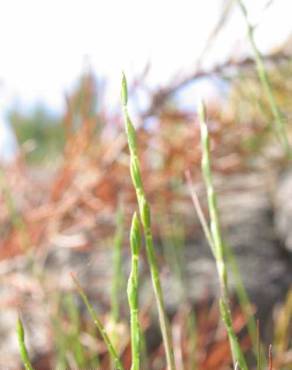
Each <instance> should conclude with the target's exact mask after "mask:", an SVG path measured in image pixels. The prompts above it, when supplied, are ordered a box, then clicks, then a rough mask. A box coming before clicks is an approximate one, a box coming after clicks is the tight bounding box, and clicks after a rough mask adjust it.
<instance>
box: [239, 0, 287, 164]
mask: <svg viewBox="0 0 292 370" xmlns="http://www.w3.org/2000/svg"><path fill="white" fill-rule="evenodd" d="M237 3H238V5H239V7H240V10H241V12H242V14H243V16H244V19H245V22H246V25H247V32H248V38H249V42H250V45H251V48H252V51H253V54H254V58H255V62H256V67H257V73H258V77H259V80H260V83H261V85H262V88H263V91H264V93H265V94H266V97H267V100H268V103H269V106H270V110H271V113H272V115H273V119H274V125H275V132H276V135H277V137H278V139H279V141H280V143H281V144H282V146H283V149H284V151H285V154H286V155H287V157H288V158H291V147H290V144H289V140H288V136H287V130H286V126H285V122H284V119H283V114H282V112H281V110H280V108H279V106H278V104H277V101H276V99H275V96H274V93H273V89H272V85H271V81H270V78H269V75H268V72H267V70H266V67H265V64H264V61H263V57H262V55H261V52H260V50H259V48H258V46H257V44H256V42H255V37H254V27H253V26H252V25H251V24H250V22H249V19H248V12H247V8H246V6H245V4H244V1H243V0H237Z"/></svg>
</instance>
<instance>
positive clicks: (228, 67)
mask: <svg viewBox="0 0 292 370" xmlns="http://www.w3.org/2000/svg"><path fill="white" fill-rule="evenodd" d="M290 59H291V55H290V54H287V53H285V52H283V51H278V52H276V53H273V54H270V55H266V56H263V60H264V61H265V62H267V63H268V62H271V63H279V62H282V61H287V60H290ZM254 64H255V62H254V59H253V58H251V57H247V58H244V59H241V60H238V61H237V60H234V59H233V58H231V59H228V60H227V61H226V62H224V63H221V64H218V65H217V66H215V67H214V68H213V69H211V70H204V69H198V70H196V71H195V72H194V73H191V74H189V75H186V76H184V77H182V78H181V79H178V80H177V81H175V82H173V83H171V84H170V85H168V86H166V87H163V88H161V89H159V90H157V91H156V92H154V93H153V96H152V99H151V103H150V104H149V107H148V108H147V109H146V110H145V111H144V112H143V113H142V117H143V118H147V117H149V116H153V115H155V114H158V113H159V112H160V111H161V109H162V108H163V106H164V104H165V103H166V102H167V101H168V99H170V98H171V97H172V96H173V95H174V94H175V93H177V92H178V91H179V90H180V89H182V88H184V87H185V86H187V85H188V84H189V83H191V82H193V81H195V80H198V79H199V78H202V77H211V76H222V75H224V74H228V73H230V72H233V71H234V70H236V69H242V68H250V67H251V66H254Z"/></svg>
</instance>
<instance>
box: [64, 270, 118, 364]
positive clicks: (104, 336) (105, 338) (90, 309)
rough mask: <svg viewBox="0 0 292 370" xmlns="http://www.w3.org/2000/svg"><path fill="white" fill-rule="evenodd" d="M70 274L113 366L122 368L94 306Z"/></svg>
mask: <svg viewBox="0 0 292 370" xmlns="http://www.w3.org/2000/svg"><path fill="white" fill-rule="evenodd" d="M71 276H72V279H73V281H74V284H75V286H76V288H77V291H78V293H79V294H80V297H81V298H82V300H83V302H84V304H85V306H86V307H87V309H88V312H89V315H90V316H91V318H92V320H93V322H94V324H95V326H96V327H97V329H98V331H99V333H100V335H101V337H102V339H103V341H104V343H105V344H106V346H107V349H108V351H109V354H110V356H111V358H112V360H113V362H114V364H115V368H116V369H117V370H124V367H123V365H122V363H121V360H120V358H119V356H118V354H117V352H116V350H115V348H114V346H113V344H112V342H111V340H110V338H109V336H108V334H107V332H106V330H105V328H104V327H103V325H102V323H101V321H100V320H99V318H98V317H97V314H96V312H95V310H94V308H93V307H92V305H91V304H90V302H89V300H88V298H87V296H86V294H85V292H84V290H83V289H82V287H81V285H80V283H79V281H78V280H77V278H76V277H75V276H74V275H73V274H71Z"/></svg>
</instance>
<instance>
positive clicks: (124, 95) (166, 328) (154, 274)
mask: <svg viewBox="0 0 292 370" xmlns="http://www.w3.org/2000/svg"><path fill="white" fill-rule="evenodd" d="M121 100H122V104H123V114H124V121H125V127H126V133H127V139H128V146H129V150H130V171H131V177H132V182H133V185H134V187H135V191H136V196H137V201H138V206H139V213H140V218H141V221H142V226H143V232H144V237H145V244H146V251H147V258H148V263H149V266H150V272H151V278H152V285H153V290H154V294H155V298H156V304H157V309H158V315H159V323H160V328H161V333H162V338H163V343H164V348H165V354H166V361H167V368H168V370H175V362H174V354H173V344H172V336H171V331H170V325H169V321H168V318H167V316H166V312H165V305H164V300H163V294H162V288H161V282H160V277H159V269H158V264H157V260H156V254H155V250H154V244H153V237H152V231H151V216H150V207H149V205H148V203H147V200H146V196H145V192H144V189H143V183H142V177H141V170H140V163H139V159H138V154H137V140H136V132H135V128H134V126H133V123H132V121H131V119H130V117H129V113H128V109H127V103H128V89H127V81H126V77H125V75H124V74H123V77H122V91H121Z"/></svg>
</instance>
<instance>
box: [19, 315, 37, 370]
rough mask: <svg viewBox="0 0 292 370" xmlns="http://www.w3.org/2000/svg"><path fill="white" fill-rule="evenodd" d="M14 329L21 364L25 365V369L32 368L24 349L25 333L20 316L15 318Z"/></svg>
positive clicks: (30, 369) (29, 369)
mask: <svg viewBox="0 0 292 370" xmlns="http://www.w3.org/2000/svg"><path fill="white" fill-rule="evenodd" d="M16 331H17V338H18V347H19V351H20V357H21V360H22V362H23V365H24V367H25V370H33V367H32V364H31V362H30V359H29V356H28V352H27V349H26V345H25V338H24V336H25V333H24V328H23V324H22V321H21V319H20V317H19V318H18V320H17V326H16Z"/></svg>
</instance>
